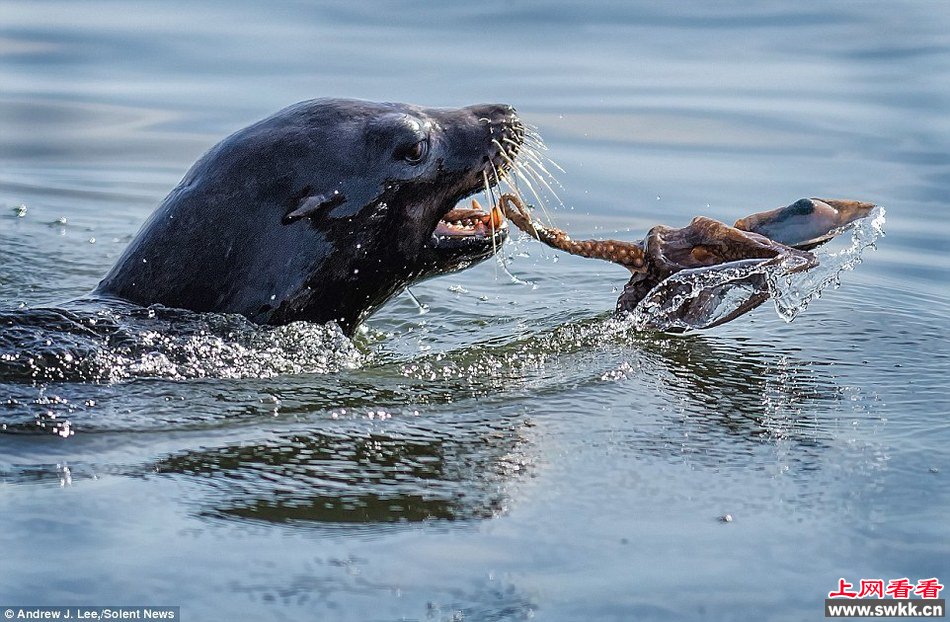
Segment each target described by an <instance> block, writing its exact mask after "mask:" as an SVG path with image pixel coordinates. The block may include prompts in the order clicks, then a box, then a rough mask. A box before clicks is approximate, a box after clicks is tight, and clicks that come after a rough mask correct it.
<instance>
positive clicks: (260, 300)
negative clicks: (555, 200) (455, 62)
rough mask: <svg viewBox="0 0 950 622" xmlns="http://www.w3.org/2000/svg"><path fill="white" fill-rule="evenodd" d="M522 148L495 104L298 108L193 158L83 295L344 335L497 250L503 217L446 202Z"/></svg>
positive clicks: (519, 129) (514, 122) (511, 121)
mask: <svg viewBox="0 0 950 622" xmlns="http://www.w3.org/2000/svg"><path fill="white" fill-rule="evenodd" d="M523 139H524V126H523V125H522V124H521V121H520V120H519V119H518V117H517V115H516V113H515V111H514V109H513V108H512V107H511V106H507V105H503V104H484V105H476V106H469V107H466V108H459V109H439V108H423V107H419V106H414V105H408V104H396V103H374V102H367V101H361V100H352V99H314V100H310V101H304V102H300V103H298V104H295V105H293V106H290V107H288V108H285V109H284V110H281V111H279V112H277V113H276V114H274V115H273V116H271V117H268V118H266V119H263V120H262V121H259V122H257V123H255V124H253V125H251V126H249V127H247V128H244V129H242V130H240V131H238V132H236V133H234V134H232V135H231V136H229V137H227V138H225V139H224V140H222V141H221V142H220V143H218V144H217V145H216V146H215V147H213V148H212V149H211V150H210V151H209V152H208V153H206V154H205V155H204V156H203V157H202V158H201V159H199V160H198V162H196V163H195V164H194V165H193V166H192V168H191V169H190V170H189V171H188V172H187V174H186V175H185V176H184V178H183V179H182V180H181V182H180V183H179V185H178V186H177V187H176V188H175V189H173V190H172V191H171V193H170V194H169V195H168V196H167V197H166V198H165V200H164V201H163V202H162V204H161V205H160V206H159V207H158V208H157V209H156V211H155V212H154V213H153V214H152V215H151V217H150V218H149V219H148V220H147V221H146V223H145V224H144V225H143V227H142V229H141V230H140V231H139V232H138V234H137V235H136V236H135V238H134V239H133V240H132V242H131V243H130V244H129V246H128V248H127V249H126V250H125V251H124V253H123V254H122V256H121V257H120V258H119V260H118V261H117V262H116V264H115V266H114V267H113V268H112V270H111V271H110V272H109V273H108V274H107V275H106V276H105V278H104V279H103V280H102V281H101V282H100V283H99V285H98V287H97V288H96V289H95V290H94V292H93V295H94V296H97V297H102V298H118V299H122V300H126V301H131V302H134V303H137V304H139V305H143V306H147V305H153V304H160V305H164V306H166V307H175V308H182V309H189V310H192V311H199V312H204V311H215V312H226V313H239V314H241V315H244V316H246V317H247V318H249V319H250V320H251V321H253V322H255V323H258V324H286V323H289V322H294V321H298V320H306V321H311V322H319V323H326V322H331V321H332V322H336V323H338V324H339V326H340V327H341V328H342V329H343V331H344V332H345V333H347V334H352V332H353V330H354V329H355V328H356V326H357V325H358V324H359V323H360V322H361V321H363V320H364V319H365V318H366V317H368V316H369V315H370V314H371V313H372V312H373V311H374V310H375V309H377V308H378V307H379V306H380V305H382V304H383V303H384V302H386V301H387V300H388V299H390V298H391V297H392V296H394V295H395V294H397V293H399V292H400V291H402V290H403V289H405V288H406V287H407V286H408V285H410V284H412V283H414V282H417V281H420V280H422V279H426V278H429V277H432V276H436V275H439V274H444V273H447V272H453V271H456V270H461V269H463V268H466V267H468V266H470V265H472V264H474V263H477V262H479V261H482V260H484V259H486V258H488V257H490V256H491V255H492V254H493V253H494V252H495V250H496V249H498V248H499V247H500V246H501V243H502V242H504V240H505V238H506V237H507V230H506V224H505V222H504V219H503V218H501V215H500V212H498V211H497V209H493V210H492V212H491V213H486V212H484V211H482V210H481V209H480V208H478V207H477V204H474V202H473V208H468V209H465V208H456V204H457V203H458V202H459V201H461V200H462V199H465V198H466V197H469V196H471V195H472V194H474V193H475V192H477V191H479V190H481V189H486V190H487V189H489V188H490V187H492V186H494V185H496V184H497V183H498V181H499V178H500V177H502V176H503V175H504V174H505V172H506V171H507V170H508V169H509V168H510V166H511V165H512V163H513V162H514V158H515V157H516V156H517V152H518V150H519V147H520V145H521V144H522V142H523Z"/></svg>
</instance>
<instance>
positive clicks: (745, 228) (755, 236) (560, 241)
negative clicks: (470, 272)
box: [498, 194, 875, 328]
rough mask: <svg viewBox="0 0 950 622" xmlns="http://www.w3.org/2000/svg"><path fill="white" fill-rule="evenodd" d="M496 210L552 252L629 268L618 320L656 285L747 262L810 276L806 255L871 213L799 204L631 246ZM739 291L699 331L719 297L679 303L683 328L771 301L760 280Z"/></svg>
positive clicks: (858, 205) (504, 204) (662, 233)
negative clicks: (735, 300)
mask: <svg viewBox="0 0 950 622" xmlns="http://www.w3.org/2000/svg"><path fill="white" fill-rule="evenodd" d="M498 207H499V209H500V211H501V212H502V213H503V214H504V215H505V216H507V218H508V220H510V221H511V222H512V223H513V224H514V225H515V226H516V227H518V228H519V229H520V230H521V231H523V232H525V233H527V234H528V235H530V236H531V237H533V238H534V239H536V240H538V241H540V242H542V243H543V244H546V245H547V246H550V247H551V248H554V249H557V250H559V251H563V252H566V253H569V254H571V255H577V256H579V257H587V258H591V259H601V260H604V261H609V262H612V263H616V264H620V265H621V266H623V267H625V268H627V269H628V270H629V271H630V274H631V276H630V280H629V281H628V282H627V283H626V285H625V286H624V288H623V292H622V293H621V294H620V297H619V298H618V300H617V311H618V312H619V313H623V312H633V311H634V309H636V308H637V305H639V304H640V303H641V301H643V300H644V298H646V297H647V296H648V295H649V294H650V292H651V291H653V289H654V288H655V287H656V286H657V285H658V284H660V283H662V282H663V281H664V280H666V279H668V278H669V277H671V276H672V275H674V274H676V273H678V272H681V271H683V270H699V269H707V270H715V269H717V268H718V267H725V266H727V265H736V262H748V261H755V262H769V261H773V262H779V261H781V262H784V263H783V265H784V266H787V268H786V272H787V273H795V272H803V271H806V270H810V269H812V268H814V267H815V266H817V265H818V258H817V256H816V255H815V254H814V253H812V252H810V251H811V250H812V249H814V248H816V247H818V246H820V245H822V244H824V243H826V242H828V241H829V240H831V239H832V238H834V237H835V236H836V235H838V234H839V233H841V232H842V231H843V230H844V228H845V227H846V226H847V225H848V224H850V223H852V222H854V221H856V220H858V219H860V218H864V217H865V216H867V215H868V214H869V213H870V212H871V210H872V209H873V208H874V207H875V205H874V204H873V203H865V202H861V201H850V200H840V199H818V198H811V199H799V200H798V201H795V202H794V203H792V204H791V205H788V206H786V207H781V208H778V209H774V210H770V211H766V212H759V213H756V214H752V215H751V216H746V217H745V218H740V219H739V220H737V221H736V222H735V224H733V225H732V226H729V225H727V224H725V223H723V222H720V221H718V220H715V219H712V218H707V217H705V216H697V217H695V218H693V220H692V221H691V222H690V223H689V224H688V225H687V226H685V227H682V228H678V229H677V228H674V227H668V226H665V225H658V226H656V227H653V228H652V229H650V230H649V232H648V233H647V235H646V237H645V238H643V239H642V240H639V241H635V242H628V241H622V240H574V239H572V238H571V237H570V236H569V235H568V234H567V233H565V232H564V231H562V230H560V229H557V228H554V227H549V226H544V225H541V224H539V223H537V222H535V221H534V220H533V219H532V218H531V213H530V210H529V208H528V206H526V205H525V204H524V203H523V202H522V201H521V199H520V198H519V197H517V196H516V195H513V194H503V195H502V196H501V197H500V198H499V201H498ZM743 285H744V286H745V287H746V288H747V290H748V291H750V292H751V293H750V294H748V295H747V296H746V297H744V299H743V300H742V301H741V303H740V304H737V305H736V307H735V308H734V309H732V310H731V311H729V312H728V313H726V314H725V315H723V316H721V317H718V318H716V319H715V321H713V322H711V323H705V324H704V323H703V320H702V315H703V313H706V310H707V309H708V308H709V304H708V303H709V302H710V300H709V298H711V297H715V296H722V295H723V292H722V291H721V290H715V289H714V290H711V291H708V292H703V293H702V294H701V295H700V296H698V297H696V298H694V299H691V300H688V301H686V302H682V301H681V303H680V305H681V306H680V307H679V308H677V309H676V310H675V312H676V314H677V315H678V317H679V319H680V320H681V321H682V323H681V325H698V326H701V327H703V328H711V327H713V326H718V325H720V324H723V323H725V322H728V321H730V320H733V319H735V318H737V317H739V316H740V315H743V314H745V313H747V312H749V311H751V310H752V309H754V308H756V307H757V306H759V305H760V304H762V303H763V302H765V301H766V300H768V298H769V297H770V289H769V287H768V285H767V283H766V279H765V276H764V274H763V273H761V272H760V273H751V274H749V275H748V276H746V277H745V279H744V283H743Z"/></svg>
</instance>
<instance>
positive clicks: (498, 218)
mask: <svg viewBox="0 0 950 622" xmlns="http://www.w3.org/2000/svg"><path fill="white" fill-rule="evenodd" d="M503 222H505V216H504V215H503V214H502V213H501V210H500V209H498V206H497V205H496V206H494V207H493V208H491V214H489V215H488V218H487V223H486V224H490V225H491V226H492V228H493V229H498V228H499V227H501V225H502V223H503Z"/></svg>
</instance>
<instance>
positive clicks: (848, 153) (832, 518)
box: [0, 0, 950, 620]
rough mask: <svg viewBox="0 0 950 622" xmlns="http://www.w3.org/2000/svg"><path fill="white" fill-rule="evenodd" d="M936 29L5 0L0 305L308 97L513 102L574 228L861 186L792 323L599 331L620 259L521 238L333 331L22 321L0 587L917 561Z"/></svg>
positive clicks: (491, 602)
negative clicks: (862, 230) (845, 251)
mask: <svg viewBox="0 0 950 622" xmlns="http://www.w3.org/2000/svg"><path fill="white" fill-rule="evenodd" d="M948 32H950V10H948V9H947V8H946V7H945V6H944V4H942V3H937V2H899V3H893V2H888V3H885V2H866V3H847V4H828V3H821V2H800V3H794V4H791V3H776V2H765V3H756V4H755V5H754V6H750V5H748V4H747V3H717V4H716V5H715V6H712V5H709V4H707V3H700V2H695V3H693V2H687V3H682V2H681V3H675V4H670V5H669V6H660V5H654V4H648V3H644V4H642V5H637V4H631V5H624V6H621V5H619V4H616V3H605V4H603V5H594V6H588V5H584V6H581V5H575V4H571V3H540V2H514V3H512V2H489V3H481V4H477V5H475V4H445V5H440V6H439V7H438V8H434V6H432V5H429V4H425V3H412V2H395V3H386V4H382V5H379V4H375V3H373V4H369V3H368V4H366V5H361V4H356V3H352V2H347V3H344V2H339V3H332V2H327V3H300V2H290V1H287V2H269V3H266V4H256V3H249V2H248V3H245V2H208V3H202V4H201V5H200V6H196V5H194V4H193V3H186V2H174V1H173V2H161V3H153V2H145V1H133V2H109V1H105V0H99V1H95V2H87V3H82V4H80V3H72V2H55V1H51V2H41V3H34V2H16V1H7V2H5V3H4V6H3V9H2V11H0V83H2V84H3V88H2V89H0V305H2V306H0V313H13V312H18V313H23V312H25V311H24V310H23V309H19V310H18V308H19V307H24V308H29V309H32V310H33V311H30V313H34V312H35V313H41V312H39V311H36V310H37V309H38V308H41V307H44V306H50V305H54V306H55V305H58V304H61V303H63V302H64V301H67V300H70V299H73V298H76V297H79V296H82V295H83V294H85V293H87V292H88V291H90V290H91V289H92V288H93V287H94V286H95V285H96V283H97V282H98V279H99V278H101V276H102V275H103V274H104V273H105V272H106V271H107V270H108V268H109V267H110V266H111V264H112V262H113V261H114V260H115V259H116V258H117V257H118V254H119V253H120V252H121V250H122V249H123V248H124V247H125V245H126V244H127V243H128V242H129V240H130V239H131V238H132V236H133V235H134V234H135V232H136V231H137V229H138V227H139V226H140V225H141V223H142V222H143V221H144V219H145V218H146V216H147V215H148V214H149V213H150V211H151V210H152V209H153V208H154V207H155V206H156V205H157V204H158V202H159V201H160V200H161V199H162V198H163V197H164V195H165V194H166V193H167V192H168V190H169V189H170V188H171V187H173V186H174V185H175V184H176V183H177V182H178V180H179V179H180V177H181V176H182V175H183V173H184V171H185V170H186V169H187V167H188V166H189V165H190V164H191V162H192V161H194V159H195V158H197V157H198V156H199V155H201V153H203V152H204V151H205V150H206V149H208V148H209V147H210V146H211V145H213V144H214V142H216V141H217V140H219V139H220V138H221V137H223V136H224V135H226V134H228V133H229V132H231V131H234V130H236V129H238V128H240V127H242V126H244V125H246V124H248V123H250V122H253V121H255V120H256V119H258V118H260V117H263V116H265V115H268V114H270V113H271V112H273V111H275V110H277V109H279V108H281V107H283V106H285V105H287V104H289V103H293V102H295V101H298V100H302V99H308V98H312V97H318V96H348V97H362V98H367V99H374V100H390V101H411V102H415V103H420V104H425V105H446V106H460V105H467V104H470V103H474V102H481V101H506V102H509V103H512V104H514V105H515V106H516V107H517V108H518V110H519V112H520V114H521V115H522V117H523V118H524V119H525V120H526V121H528V122H530V123H532V124H534V125H536V126H538V127H539V128H540V131H541V132H542V134H543V136H544V137H545V140H546V142H547V144H548V146H549V149H550V150H549V152H548V154H549V155H550V156H551V157H552V158H553V159H555V160H556V161H557V162H558V163H559V164H560V166H561V167H562V168H563V169H564V172H563V173H561V172H558V173H557V180H558V182H559V183H560V186H559V187H558V186H555V188H556V190H557V192H558V194H559V196H560V199H561V201H562V202H563V205H557V203H556V202H555V201H553V200H552V201H551V204H552V206H555V207H556V209H555V210H554V211H553V212H552V216H553V218H554V220H555V222H556V223H557V224H558V225H560V226H562V227H564V228H566V229H568V230H569V231H571V232H572V233H573V234H574V235H575V236H576V237H583V236H598V237H608V236H610V237H623V238H626V239H636V238H638V237H640V236H641V235H642V234H643V232H645V231H646V230H647V229H648V228H649V227H650V226H651V225H653V224H656V223H660V222H662V223H666V224H670V225H678V226H681V225H683V224H685V223H686V222H688V220H689V218H691V217H692V216H694V215H697V214H703V215H708V216H712V217H716V218H721V219H723V220H727V221H730V220H733V219H735V218H737V217H739V216H742V215H745V214H748V213H751V212H754V211H759V210H762V209H770V208H773V207H777V206H780V205H785V204H787V203H789V202H791V201H793V200H795V199H797V198H799V197H802V196H829V197H846V198H854V199H862V200H869V201H874V202H876V203H880V204H882V205H884V206H886V207H887V210H888V212H887V237H886V238H884V239H883V240H881V241H880V242H879V244H878V248H877V250H875V251H873V252H868V253H866V254H865V255H864V262H863V264H861V265H860V266H858V267H857V268H856V270H855V271H853V272H847V273H845V274H843V275H842V284H841V287H840V288H838V289H829V290H826V292H825V293H824V295H823V296H822V298H821V299H819V300H815V301H813V302H812V303H811V304H810V306H809V307H808V309H807V311H806V312H804V313H803V314H801V315H800V316H799V317H797V318H796V319H795V321H794V322H792V323H786V322H785V321H784V320H783V319H782V318H780V317H779V316H778V315H777V314H776V313H774V312H773V311H771V310H769V309H768V308H766V307H763V308H761V309H759V310H758V311H756V312H755V313H753V314H751V315H749V316H745V317H743V318H741V319H740V320H738V321H735V322H733V323H730V324H729V325H727V326H724V327H721V328H718V329H714V330H712V331H708V332H702V333H695V334H690V335H686V336H672V335H664V334H658V333H637V332H635V331H632V330H630V326H629V325H627V324H624V323H622V322H617V321H615V320H613V319H612V318H611V313H610V312H611V310H612V309H613V305H614V301H615V299H616V296H617V293H618V292H617V289H618V288H619V287H621V286H622V284H623V282H624V280H625V276H624V271H623V270H622V269H621V268H618V267H616V266H611V265H608V264H601V263H599V262H590V261H585V260H582V259H578V258H573V257H565V256H561V257H556V256H555V255H554V254H553V252H552V251H547V250H542V249H541V248H539V247H538V246H537V245H536V244H531V243H530V241H528V240H523V239H515V240H514V241H512V242H509V243H508V245H507V246H506V248H505V249H504V251H503V255H504V258H505V263H506V267H505V266H501V265H499V264H497V263H494V262H487V263H485V264H483V265H481V266H478V267H477V268H474V269H472V270H469V271H466V272H463V273H460V274H457V275H452V276H448V277H444V278H441V279H437V280H433V281H430V282H427V283H425V284H422V285H419V286H416V287H413V292H414V294H415V295H416V297H417V298H418V299H419V300H420V301H421V302H422V303H424V304H425V305H426V306H427V307H428V311H427V312H426V313H420V310H419V307H418V306H417V305H416V304H415V303H414V302H413V301H412V300H411V299H410V298H409V297H407V296H401V297H399V298H397V299H395V300H393V301H391V302H390V303H389V304H388V305H387V306H386V307H385V308H384V309H383V310H382V311H381V312H379V313H378V314H377V315H375V316H374V317H373V318H372V319H371V320H370V322H369V323H368V325H367V330H366V331H365V332H364V333H362V334H360V335H359V336H358V337H357V339H356V340H355V342H354V343H350V342H346V341H344V340H341V339H340V338H339V337H338V336H337V335H336V334H335V333H333V332H332V331H327V330H325V329H322V328H318V327H299V326H298V327H288V328H285V329H279V330H277V331H265V332H263V333H262V332H260V331H257V330H255V329H254V328H253V327H250V326H247V325H245V324H244V323H242V322H241V321H240V320H239V319H237V318H226V317H215V316H210V317H206V318H200V319H195V318H193V317H192V318H188V319H187V320H186V319H182V318H181V317H179V316H176V315H175V314H174V313H171V314H170V315H168V316H161V315H160V317H144V318H138V320H137V322H139V323H138V324H136V325H138V326H141V325H142V323H145V324H147V328H148V330H151V333H150V334H148V335H144V336H143V334H142V333H141V332H135V333H134V334H131V335H128V334H125V333H122V332H121V330H118V329H117V331H118V332H110V329H109V326H111V324H109V318H106V319H105V320H104V322H103V324H100V325H98V326H97V328H96V329H95V330H92V332H91V333H90V332H88V331H86V330H85V329H80V328H76V326H75V325H74V324H70V319H69V317H65V318H63V317H52V316H41V317H39V320H38V321H40V322H41V323H43V324H44V325H46V326H50V325H52V326H58V327H61V328H62V330H59V334H60V335H61V337H60V341H58V342H57V344H56V345H59V346H62V348H61V351H60V352H59V353H58V354H57V355H56V356H53V357H48V358H44V359H43V360H38V361H33V362H32V363H30V364H29V365H26V366H24V367H22V368H19V369H18V370H17V371H16V373H13V372H9V367H7V368H5V369H7V370H8V374H7V375H6V376H4V377H2V378H0V427H2V429H3V432H4V433H2V434H0V516H2V517H3V524H4V529H3V530H2V531H0V547H2V548H0V550H2V551H3V554H2V556H0V557H2V559H0V604H3V603H20V604H27V603H28V604H88V605H108V604H134V603H153V604H173V605H174V604H180V605H181V607H182V614H183V617H184V619H187V620H252V619H286V620H299V619H333V620H402V619H408V620H460V619H465V620H520V619H528V618H532V617H533V618H536V619H543V620H621V619H622V620H628V619H642V620H684V619H710V620H737V619H749V620H803V619H820V618H821V617H822V614H821V604H822V598H823V597H824V595H825V594H826V593H827V592H828V591H829V590H831V589H833V588H834V587H835V586H836V585H837V583H836V582H837V579H838V577H847V578H849V579H852V580H858V579H860V578H882V579H885V580H887V579H891V578H899V577H905V576H907V577H909V578H911V580H912V581H915V580H916V579H919V578H926V577H931V576H937V577H940V578H942V579H943V580H944V582H946V580H947V579H950V572H948V571H950V563H948V562H947V560H948V559H950V545H948V542H950V532H948V523H947V520H946V516H947V514H948V512H950V494H948V492H947V491H948V486H947V481H946V478H947V474H948V473H950V456H948V451H947V449H946V448H947V447H948V445H950V424H948V423H947V419H946V417H947V413H948V409H950V394H948V389H947V384H946V378H947V374H948V373H950V365H948V352H950V350H948V347H947V346H948V343H947V337H946V335H947V333H948V330H950V321H948V318H950V288H948V278H947V277H948V267H950V266H948V262H947V259H946V257H947V251H948V243H947V240H948V235H950V216H948V210H947V200H948V197H950V156H948V154H950V117H948V116H947V110H948V109H950V86H948V85H950V36H948V34H947V33H948ZM20 206H22V207H20ZM509 272H510V273H511V275H514V277H516V278H512V276H509V274H508V273H509ZM128 313H130V314H133V315H134V314H135V313H139V312H138V311H135V310H129V311H128ZM112 319H113V320H114V321H115V322H116V326H118V327H119V329H121V328H122V327H123V326H124V324H123V323H122V322H123V320H122V318H121V317H120V318H119V319H115V318H112ZM149 322H152V323H153V324H148V323H149ZM168 325H172V326H175V327H176V328H177V330H175V331H171V332H169V331H166V330H164V328H167V326H168ZM0 330H3V328H2V327H0ZM96 331H99V332H96ZM143 331H145V332H148V331H147V330H145V329H143ZM152 333H153V334H152ZM104 334H106V335H108V336H109V338H110V339H114V341H113V342H110V344H111V345H110V346H109V347H107V348H100V347H98V345H97V344H99V343H100V341H101V338H102V335H104ZM3 338H6V339H8V340H10V339H12V337H11V333H10V332H9V331H7V332H6V333H5V334H4V336H3ZM97 340H100V341H97ZM43 346H44V344H37V348H40V349H42V347H43ZM54 349H55V348H54ZM77 352H78V353H81V355H80V356H77V355H76V354H75V353H77ZM67 355H69V356H73V357H75V358H74V359H72V360H66V359H65V358H64V357H65V356H67ZM726 514H729V515H731V516H732V518H733V520H732V521H731V522H728V523H726V522H722V521H720V520H719V519H720V517H722V516H724V515H726Z"/></svg>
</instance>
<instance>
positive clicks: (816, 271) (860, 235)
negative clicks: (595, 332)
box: [630, 207, 885, 332]
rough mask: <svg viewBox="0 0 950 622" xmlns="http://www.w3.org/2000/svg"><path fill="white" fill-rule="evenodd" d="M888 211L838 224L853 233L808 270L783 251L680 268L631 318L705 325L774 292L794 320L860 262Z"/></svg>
mask: <svg viewBox="0 0 950 622" xmlns="http://www.w3.org/2000/svg"><path fill="white" fill-rule="evenodd" d="M884 215H885V211H884V208H883V207H875V208H874V210H872V211H871V213H870V214H869V215H868V216H867V217H865V218H862V219H860V220H857V221H855V222H852V223H850V224H848V225H845V226H844V227H841V228H839V229H837V230H835V231H834V232H833V233H834V234H835V235H840V234H842V233H845V232H850V234H851V235H850V236H841V237H839V238H836V239H835V240H833V241H832V242H830V243H829V244H827V245H826V246H824V247H822V248H820V249H817V250H816V251H813V252H814V253H815V255H816V256H817V257H818V261H819V264H818V266H816V267H814V268H811V269H808V270H805V269H804V268H805V267H806V266H807V261H806V260H805V259H803V258H801V257H798V256H794V255H780V256H778V257H775V258H772V259H767V260H761V259H751V260H743V261H736V262H730V263H727V264H721V265H717V266H710V267H708V268H697V269H693V270H682V271H680V272H677V273H676V274H674V275H672V276H671V277H669V278H668V279H665V280H664V281H662V282H660V283H659V284H658V285H657V286H656V287H654V288H653V289H652V290H650V292H649V293H648V294H647V295H646V296H645V297H644V299H643V300H642V301H640V303H639V304H638V305H637V307H636V308H635V309H634V310H633V312H632V313H631V314H630V319H631V321H632V323H633V325H634V326H635V328H636V329H637V330H646V329H654V330H665V331H674V332H685V331H689V330H700V329H704V328H711V327H713V326H717V325H719V324H721V323H723V322H725V321H728V320H730V319H732V318H733V317H736V316H738V315H741V314H742V313H745V312H746V311H749V310H751V309H752V308H754V307H757V306H758V305H760V304H762V303H763V302H765V301H766V300H768V299H769V298H771V299H772V301H773V303H774V308H775V311H776V312H777V313H778V315H779V316H780V317H782V318H783V319H784V320H785V321H786V322H791V321H792V320H794V319H795V318H796V317H797V316H798V314H800V313H801V312H802V311H804V310H805V309H806V308H807V307H808V304H809V303H810V302H811V301H812V300H814V299H815V298H820V297H821V293H822V291H823V290H824V289H826V288H827V287H828V286H829V285H832V286H834V287H835V288H837V287H838V286H839V285H840V283H841V274H842V273H843V272H845V271H846V270H853V269H854V267H855V266H857V265H858V264H859V263H861V256H862V254H863V252H864V251H865V249H867V248H873V247H874V244H875V242H876V241H877V240H878V239H880V238H881V237H883V236H884V221H885V218H884ZM842 246H843V247H842ZM836 249H837V250H836Z"/></svg>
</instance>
